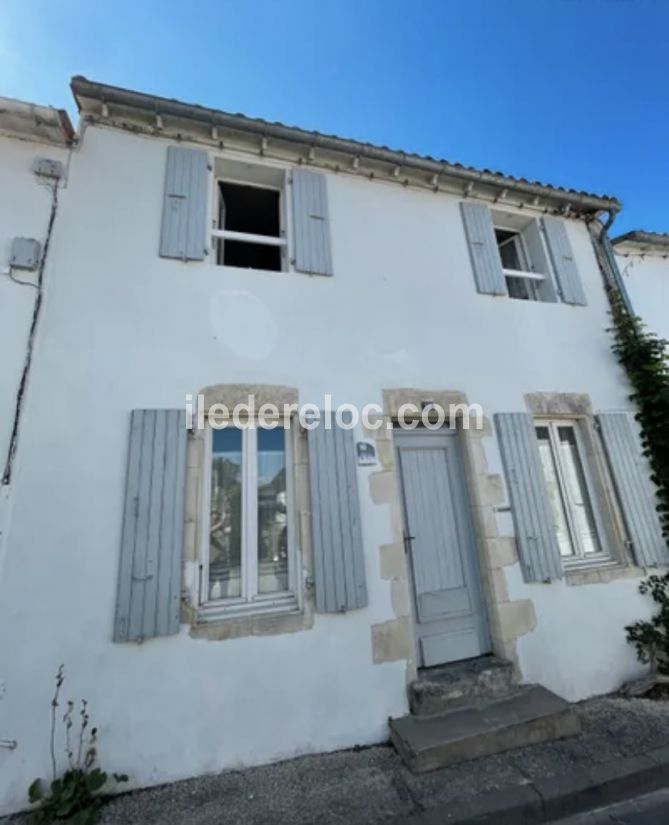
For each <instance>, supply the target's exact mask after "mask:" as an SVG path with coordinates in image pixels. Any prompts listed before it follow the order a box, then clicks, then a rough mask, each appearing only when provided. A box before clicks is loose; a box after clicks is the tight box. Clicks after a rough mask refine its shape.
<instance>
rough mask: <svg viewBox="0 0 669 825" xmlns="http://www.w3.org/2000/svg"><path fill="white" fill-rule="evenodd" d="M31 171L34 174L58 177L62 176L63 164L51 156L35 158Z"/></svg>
mask: <svg viewBox="0 0 669 825" xmlns="http://www.w3.org/2000/svg"><path fill="white" fill-rule="evenodd" d="M33 171H34V172H35V174H36V175H42V176H43V177H45V178H56V179H60V178H62V177H63V164H62V163H61V162H60V161H59V160H51V158H35V163H34V164H33Z"/></svg>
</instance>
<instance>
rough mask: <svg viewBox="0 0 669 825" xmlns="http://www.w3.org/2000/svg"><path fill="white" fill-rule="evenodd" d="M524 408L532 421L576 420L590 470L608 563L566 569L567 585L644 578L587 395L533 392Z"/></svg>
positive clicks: (526, 400) (525, 398) (526, 398)
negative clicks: (627, 532) (626, 528)
mask: <svg viewBox="0 0 669 825" xmlns="http://www.w3.org/2000/svg"><path fill="white" fill-rule="evenodd" d="M524 400H525V405H526V407H527V410H528V412H529V413H530V414H531V415H532V416H534V417H535V418H539V419H540V418H551V419H560V418H564V419H565V420H568V421H575V422H576V424H577V426H578V427H579V434H580V436H581V442H582V444H583V446H584V448H585V456H584V458H585V461H586V462H587V464H588V468H589V470H590V475H591V480H592V484H593V487H594V493H595V502H594V505H595V507H597V508H598V510H599V514H600V521H601V523H602V524H603V526H604V530H605V535H604V536H603V539H604V541H605V542H606V545H607V547H608V549H609V551H610V556H611V558H610V560H609V561H607V562H601V561H600V562H598V563H596V564H592V565H591V566H584V567H582V568H580V569H573V568H572V569H565V581H566V583H567V584H568V585H572V586H573V585H582V584H604V583H607V582H610V581H613V580H615V579H619V578H635V577H641V576H643V575H644V571H643V569H642V568H640V567H638V566H637V565H636V563H635V561H634V559H633V557H632V556H631V554H630V551H629V548H628V544H627V541H626V532H625V527H624V522H623V518H622V513H621V511H620V505H619V504H618V496H617V494H616V491H615V489H614V486H613V481H612V478H611V473H610V470H609V466H608V460H607V458H606V454H605V452H604V446H603V444H602V441H601V439H600V438H599V435H598V433H597V431H596V428H595V417H594V414H593V410H592V403H591V400H590V396H589V395H586V394H584V393H556V392H534V393H526V394H525V397H524Z"/></svg>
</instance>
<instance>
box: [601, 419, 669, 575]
mask: <svg viewBox="0 0 669 825" xmlns="http://www.w3.org/2000/svg"><path fill="white" fill-rule="evenodd" d="M597 422H598V424H599V431H600V433H601V436H602V441H603V442H604V448H605V450H606V455H607V457H608V460H609V466H610V468H611V474H612V476H613V482H614V484H615V487H616V490H617V493H618V500H619V501H620V506H621V509H622V512H623V518H624V520H625V526H626V528H627V535H628V538H629V540H630V541H631V543H632V549H633V551H634V556H635V558H636V561H637V562H638V564H641V565H643V566H644V567H652V566H655V565H659V564H669V552H668V550H667V542H666V540H665V539H664V537H663V536H662V530H661V528H660V519H659V515H658V513H657V509H656V508H657V500H656V495H655V489H654V488H653V484H652V482H651V480H650V467H649V465H648V462H647V461H646V458H645V456H644V455H643V453H642V452H641V442H640V440H639V438H638V437H637V433H636V432H635V429H636V428H635V426H634V419H633V418H632V415H631V414H630V413H624V412H621V413H600V414H599V415H598V416H597Z"/></svg>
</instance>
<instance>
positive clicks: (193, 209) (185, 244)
mask: <svg viewBox="0 0 669 825" xmlns="http://www.w3.org/2000/svg"><path fill="white" fill-rule="evenodd" d="M208 182H209V160H208V157H207V153H206V152H205V151H204V150H203V149H186V148H184V147H183V146H168V147H167V165H166V168H165V193H164V197H163V218H162V225H161V230H160V255H161V256H162V257H163V258H179V259H180V260H183V261H202V260H204V256H205V252H206V247H207V200H208V198H207V192H208Z"/></svg>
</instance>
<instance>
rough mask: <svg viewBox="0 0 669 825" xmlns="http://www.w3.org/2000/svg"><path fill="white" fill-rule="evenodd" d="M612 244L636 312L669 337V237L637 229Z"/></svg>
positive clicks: (659, 333) (655, 330)
mask: <svg viewBox="0 0 669 825" xmlns="http://www.w3.org/2000/svg"><path fill="white" fill-rule="evenodd" d="M612 244H613V249H614V251H615V257H616V261H617V265H618V270H619V271H620V273H621V275H622V278H623V281H624V283H625V286H626V289H627V292H628V293H629V296H630V298H631V301H632V305H633V307H634V311H635V312H636V313H637V315H639V316H640V317H641V318H642V319H643V321H644V323H645V324H646V326H647V327H648V329H649V330H650V331H651V332H654V333H655V334H657V335H660V336H662V337H664V338H669V318H668V317H667V310H666V308H667V306H668V305H669V235H666V234H664V233H661V232H644V231H642V230H635V231H632V232H627V233H625V234H624V235H619V236H618V237H617V238H614V239H613V241H612Z"/></svg>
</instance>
